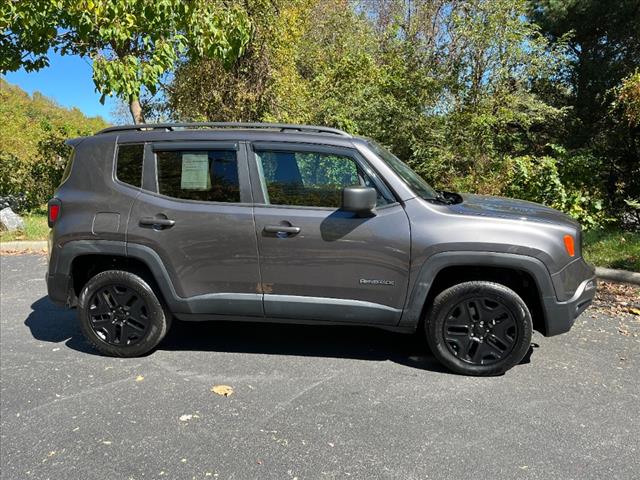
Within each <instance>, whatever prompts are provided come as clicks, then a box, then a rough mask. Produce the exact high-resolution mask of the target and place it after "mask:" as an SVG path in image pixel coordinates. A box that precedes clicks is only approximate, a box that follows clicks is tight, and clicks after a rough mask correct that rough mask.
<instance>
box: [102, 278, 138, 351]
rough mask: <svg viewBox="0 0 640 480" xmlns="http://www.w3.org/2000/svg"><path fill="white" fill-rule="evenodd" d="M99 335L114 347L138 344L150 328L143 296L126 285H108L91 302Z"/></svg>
mask: <svg viewBox="0 0 640 480" xmlns="http://www.w3.org/2000/svg"><path fill="white" fill-rule="evenodd" d="M89 317H90V319H91V328H92V329H93V331H94V332H95V334H96V335H97V336H98V337H100V338H101V339H102V340H103V341H104V342H106V343H108V344H110V345H135V344H136V343H139V342H140V340H141V339H142V338H144V334H145V332H146V331H147V328H148V327H149V309H148V307H147V304H146V302H145V301H144V300H143V299H142V297H141V296H140V294H139V293H137V292H136V291H135V290H133V289H132V288H128V287H126V286H124V285H118V284H113V285H107V286H105V287H103V288H101V289H99V290H97V291H96V292H95V293H94V294H93V295H92V296H91V298H90V300H89Z"/></svg>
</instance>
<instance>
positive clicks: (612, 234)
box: [0, 210, 640, 272]
mask: <svg viewBox="0 0 640 480" xmlns="http://www.w3.org/2000/svg"><path fill="white" fill-rule="evenodd" d="M23 218H24V223H25V227H26V229H25V231H24V232H0V242H11V241H14V240H46V239H47V237H48V235H49V227H48V226H47V214H46V211H43V210H39V211H36V212H33V213H28V214H26V215H24V216H23ZM583 243H584V256H585V258H586V259H587V260H588V261H589V262H591V263H593V264H594V265H597V266H599V267H607V268H621V269H623V270H631V271H633V272H640V233H631V232H622V231H619V230H592V231H589V232H584V234H583Z"/></svg>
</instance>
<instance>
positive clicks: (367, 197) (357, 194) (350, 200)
mask: <svg viewBox="0 0 640 480" xmlns="http://www.w3.org/2000/svg"><path fill="white" fill-rule="evenodd" d="M377 200H378V194H377V193H376V189H375V188H371V187H347V188H345V189H344V190H342V210H345V211H347V212H355V213H357V214H358V215H361V216H366V215H372V214H374V210H375V208H376V202H377Z"/></svg>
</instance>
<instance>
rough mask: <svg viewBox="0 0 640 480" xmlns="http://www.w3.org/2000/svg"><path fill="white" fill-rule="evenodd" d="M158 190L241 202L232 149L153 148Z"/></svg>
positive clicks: (189, 197)
mask: <svg viewBox="0 0 640 480" xmlns="http://www.w3.org/2000/svg"><path fill="white" fill-rule="evenodd" d="M156 159H157V167H158V192H159V193H161V194H162V195H167V196H169V197H174V198H180V199H185V200H200V201H205V202H229V203H239V202H240V182H239V181H238V160H237V158H236V152H235V151H234V150H206V151H166V152H162V151H160V152H156Z"/></svg>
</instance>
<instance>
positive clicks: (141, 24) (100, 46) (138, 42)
mask: <svg viewBox="0 0 640 480" xmlns="http://www.w3.org/2000/svg"><path fill="white" fill-rule="evenodd" d="M0 28H1V30H2V36H1V37H0V71H2V72H4V71H12V70H17V69H18V68H20V67H24V68H25V69H27V70H36V69H39V68H42V67H44V66H46V65H47V64H48V52H49V49H51V48H53V49H55V50H58V51H60V52H61V53H62V54H77V55H81V56H87V57H89V58H91V60H92V63H93V81H94V83H95V86H96V89H97V90H98V92H100V93H101V94H102V100H103V101H104V96H106V95H116V96H118V97H119V98H121V99H123V100H124V101H126V102H127V103H128V105H129V108H130V111H131V115H132V117H133V120H134V122H136V123H140V122H143V121H144V118H143V112H142V108H141V105H140V96H141V93H142V91H143V89H144V90H147V91H149V92H150V93H151V94H154V93H155V91H156V89H157V86H158V83H159V82H160V80H161V79H162V77H163V76H164V75H166V74H167V73H168V72H171V71H172V70H173V68H174V66H175V64H176V62H177V61H178V59H179V58H181V57H182V56H188V57H191V58H196V57H202V56H206V57H216V58H219V59H220V60H221V61H222V62H223V64H224V65H225V66H228V65H230V64H231V63H232V62H233V61H234V60H235V59H236V58H237V57H238V55H240V54H241V53H242V51H243V50H244V48H245V46H246V44H247V42H248V41H249V38H250V33H251V29H250V25H249V22H248V18H247V16H246V14H245V12H244V11H243V10H242V9H241V8H238V7H237V6H236V5H235V4H233V3H229V4H227V3H225V2H218V1H214V0H190V1H181V0H26V1H5V2H2V6H1V7H0Z"/></svg>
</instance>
